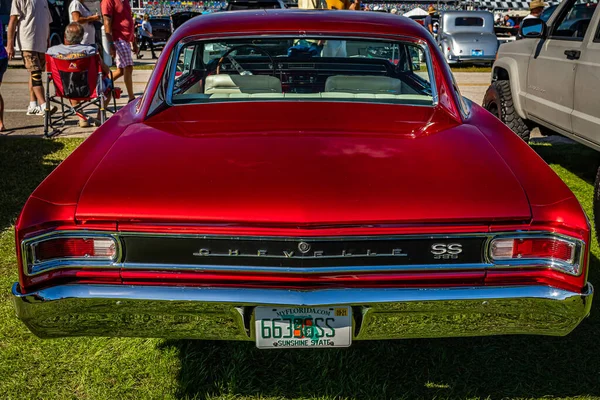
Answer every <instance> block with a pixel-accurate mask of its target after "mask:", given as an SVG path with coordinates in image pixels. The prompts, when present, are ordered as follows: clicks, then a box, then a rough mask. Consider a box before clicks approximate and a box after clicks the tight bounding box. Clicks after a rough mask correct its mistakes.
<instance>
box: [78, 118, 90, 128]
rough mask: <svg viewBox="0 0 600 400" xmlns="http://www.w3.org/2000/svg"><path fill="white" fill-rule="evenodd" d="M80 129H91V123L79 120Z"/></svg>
mask: <svg viewBox="0 0 600 400" xmlns="http://www.w3.org/2000/svg"><path fill="white" fill-rule="evenodd" d="M78 125H79V127H80V128H89V127H90V123H89V122H88V121H86V120H83V119H80V120H79V124H78Z"/></svg>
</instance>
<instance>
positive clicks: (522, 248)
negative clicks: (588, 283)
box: [490, 237, 580, 275]
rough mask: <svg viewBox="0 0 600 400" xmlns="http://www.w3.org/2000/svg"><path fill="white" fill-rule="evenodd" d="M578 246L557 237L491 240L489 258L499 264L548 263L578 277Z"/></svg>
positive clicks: (573, 242) (575, 243)
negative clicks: (503, 262)
mask: <svg viewBox="0 0 600 400" xmlns="http://www.w3.org/2000/svg"><path fill="white" fill-rule="evenodd" d="M578 246H580V245H578V243H577V242H575V241H570V240H567V239H563V238H558V237H540V238H535V237H533V238H499V239H494V240H492V243H491V245H490V257H491V259H492V260H493V261H495V262H499V263H500V264H502V261H508V262H514V263H516V264H518V263H519V261H527V260H543V261H545V262H548V261H549V263H550V265H551V267H552V268H556V269H558V270H561V271H563V272H567V273H570V274H573V275H578V274H579V264H578V260H577V255H578V254H579V253H580V251H579V249H578Z"/></svg>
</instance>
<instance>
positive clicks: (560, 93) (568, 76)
mask: <svg viewBox="0 0 600 400" xmlns="http://www.w3.org/2000/svg"><path fill="white" fill-rule="evenodd" d="M587 4H592V1H590V0H566V1H565V2H564V3H563V4H562V7H561V8H560V10H559V12H558V14H557V15H556V16H554V15H553V16H552V18H551V19H550V25H549V27H548V34H547V38H546V39H542V40H540V41H539V43H538V46H537V47H536V48H535V49H534V52H533V53H532V55H531V56H530V62H529V69H528V71H527V97H526V104H527V113H528V115H529V116H530V117H532V118H533V119H535V118H537V119H539V120H542V121H544V122H546V123H548V124H550V125H551V126H554V127H557V128H560V130H563V131H566V132H569V133H572V131H573V130H572V126H571V114H572V112H573V105H574V86H575V72H576V69H577V59H578V58H579V57H580V56H581V50H582V48H583V37H584V35H585V31H586V29H584V28H587V27H584V25H585V24H584V23H582V22H581V19H579V18H578V15H579V14H578V12H579V11H580V9H581V6H582V5H583V6H584V7H586V5H587ZM588 22H589V21H588Z"/></svg>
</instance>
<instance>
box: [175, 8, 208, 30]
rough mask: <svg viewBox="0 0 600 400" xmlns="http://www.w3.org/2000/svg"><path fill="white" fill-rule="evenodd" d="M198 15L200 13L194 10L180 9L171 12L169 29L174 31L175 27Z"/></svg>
mask: <svg viewBox="0 0 600 400" xmlns="http://www.w3.org/2000/svg"><path fill="white" fill-rule="evenodd" d="M198 15H202V13H200V12H195V11H181V12H178V13H174V14H171V17H170V18H171V31H172V32H175V29H177V28H179V27H180V26H181V25H183V24H184V23H185V22H187V21H189V20H190V19H192V18H194V17H197V16H198Z"/></svg>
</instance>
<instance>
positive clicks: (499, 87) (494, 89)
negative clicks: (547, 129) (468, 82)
mask: <svg viewBox="0 0 600 400" xmlns="http://www.w3.org/2000/svg"><path fill="white" fill-rule="evenodd" d="M483 107H484V108H485V109H486V110H488V111H489V112H491V113H492V114H494V115H495V116H496V118H498V119H499V120H500V121H502V122H504V123H505V124H506V125H507V126H508V127H509V128H510V129H512V131H513V132H514V133H516V134H517V136H519V137H520V138H521V139H523V140H524V141H525V142H529V135H530V131H529V128H528V127H527V125H526V124H525V121H523V118H521V117H519V114H517V111H516V110H515V106H514V104H513V99H512V93H511V91H510V83H509V81H495V82H492V84H491V85H490V87H489V88H488V90H487V92H485V97H484V98H483Z"/></svg>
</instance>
